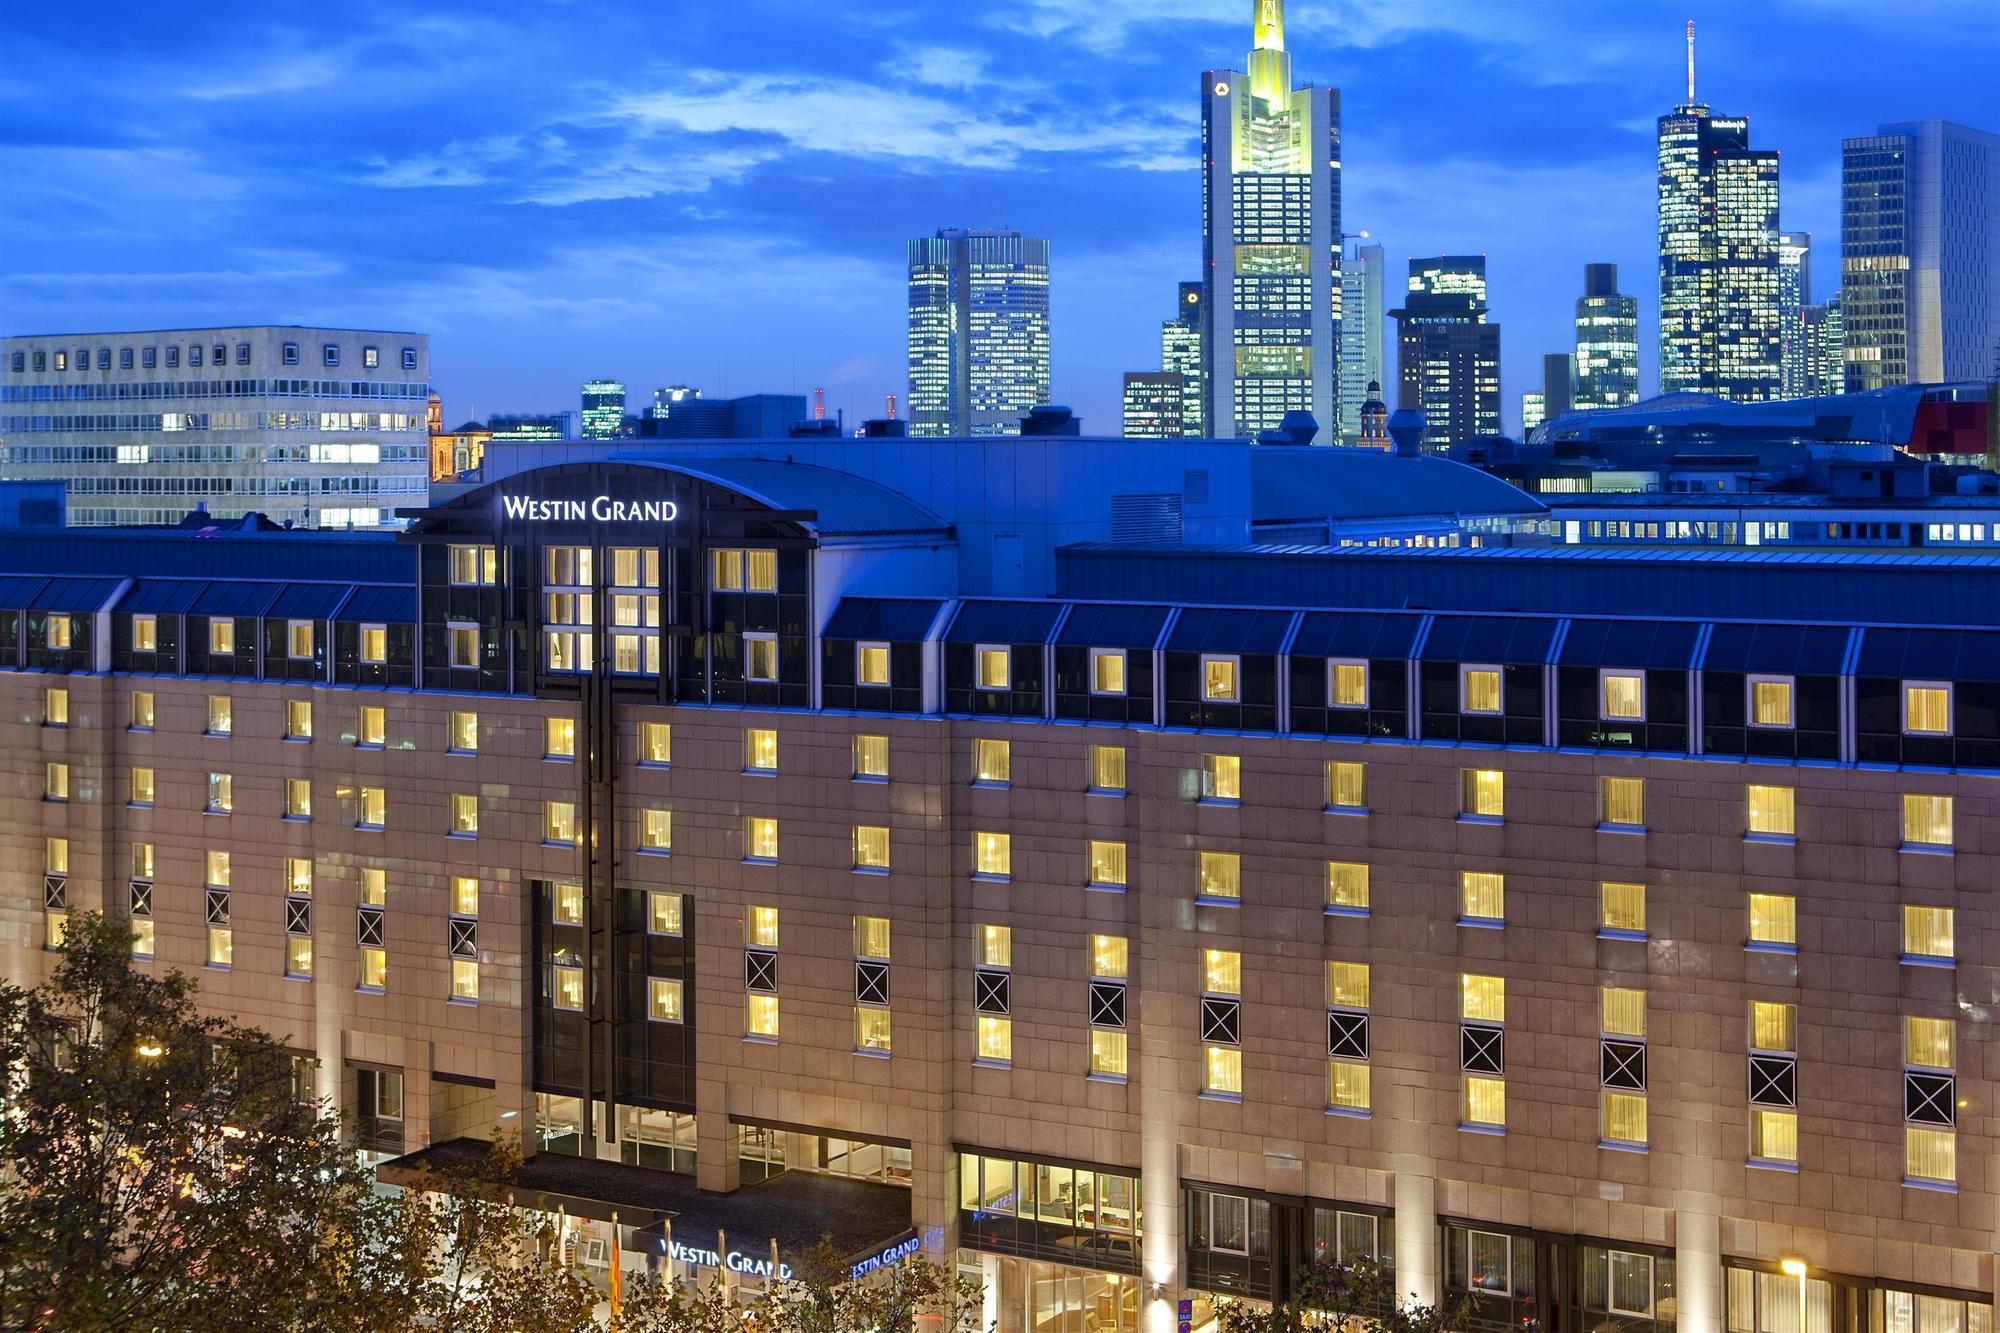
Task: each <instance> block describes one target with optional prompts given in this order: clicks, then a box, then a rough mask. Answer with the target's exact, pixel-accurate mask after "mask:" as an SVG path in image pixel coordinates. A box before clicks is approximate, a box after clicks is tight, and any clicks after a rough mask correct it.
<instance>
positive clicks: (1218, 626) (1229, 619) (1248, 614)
mask: <svg viewBox="0 0 2000 1333" xmlns="http://www.w3.org/2000/svg"><path fill="white" fill-rule="evenodd" d="M1297 618H1298V612H1296V611H1246V610H1241V609H1238V608H1235V607H1223V606H1191V607H1188V608H1186V609H1185V610H1183V611H1182V612H1181V618H1180V619H1179V620H1177V621H1175V622H1174V631H1173V634H1172V635H1171V636H1169V638H1168V639H1167V651H1168V652H1170V653H1275V652H1277V651H1278V650H1279V649H1280V648H1283V647H1284V646H1285V636H1286V635H1287V634H1289V633H1290V632H1291V629H1292V621H1294V620H1295V619H1297Z"/></svg>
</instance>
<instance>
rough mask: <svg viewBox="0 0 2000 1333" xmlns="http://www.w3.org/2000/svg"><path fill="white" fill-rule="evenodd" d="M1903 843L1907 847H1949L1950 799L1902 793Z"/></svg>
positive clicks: (1947, 797)
mask: <svg viewBox="0 0 2000 1333" xmlns="http://www.w3.org/2000/svg"><path fill="white" fill-rule="evenodd" d="M1903 843H1904V845H1905V846H1908V847H1949V846H1951V797H1949V796H1918V795H1914V794H1911V793H1907V792H1906V793H1904V795H1903Z"/></svg>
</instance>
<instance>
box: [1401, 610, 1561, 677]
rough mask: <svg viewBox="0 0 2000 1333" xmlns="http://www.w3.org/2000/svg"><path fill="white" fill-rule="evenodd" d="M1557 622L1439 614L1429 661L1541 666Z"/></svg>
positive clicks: (1429, 640) (1428, 647)
mask: <svg viewBox="0 0 2000 1333" xmlns="http://www.w3.org/2000/svg"><path fill="white" fill-rule="evenodd" d="M1555 633H1556V622H1555V621H1554V620H1544V619H1542V618H1540V617H1538V616H1439V617H1438V618H1437V619H1436V620H1435V621H1433V622H1431V632H1430V637H1429V638H1427V639H1425V640H1424V660H1425V661H1426V662H1491V663H1493V664H1495V665H1497V666H1541V665H1542V664H1543V663H1545V662H1547V661H1548V660H1549V642H1550V640H1552V639H1553V638H1554V637H1555Z"/></svg>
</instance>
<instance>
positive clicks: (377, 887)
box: [357, 866, 389, 907]
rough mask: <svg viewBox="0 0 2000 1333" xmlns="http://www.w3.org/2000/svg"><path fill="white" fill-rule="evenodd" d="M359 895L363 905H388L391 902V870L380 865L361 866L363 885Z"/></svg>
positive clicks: (358, 892)
mask: <svg viewBox="0 0 2000 1333" xmlns="http://www.w3.org/2000/svg"><path fill="white" fill-rule="evenodd" d="M357 897H358V898H359V900H360V903H361V906H363V907H386V906H387V905H388V903H389V872H388V871H386V870H384V869H382V868H381V867H380V866H363V867H361V887H360V889H359V890H358V891H357Z"/></svg>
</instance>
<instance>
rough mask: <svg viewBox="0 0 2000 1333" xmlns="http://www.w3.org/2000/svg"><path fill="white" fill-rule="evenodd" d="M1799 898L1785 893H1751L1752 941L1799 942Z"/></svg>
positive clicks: (1767, 942)
mask: <svg viewBox="0 0 2000 1333" xmlns="http://www.w3.org/2000/svg"><path fill="white" fill-rule="evenodd" d="M1798 940H1799V928H1798V900H1797V899H1795V898H1793V897H1792V896H1791V895H1790V894H1784V893H1753V894H1751V895H1750V942H1751V943H1753V944H1793V945H1795V944H1797V943H1798Z"/></svg>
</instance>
